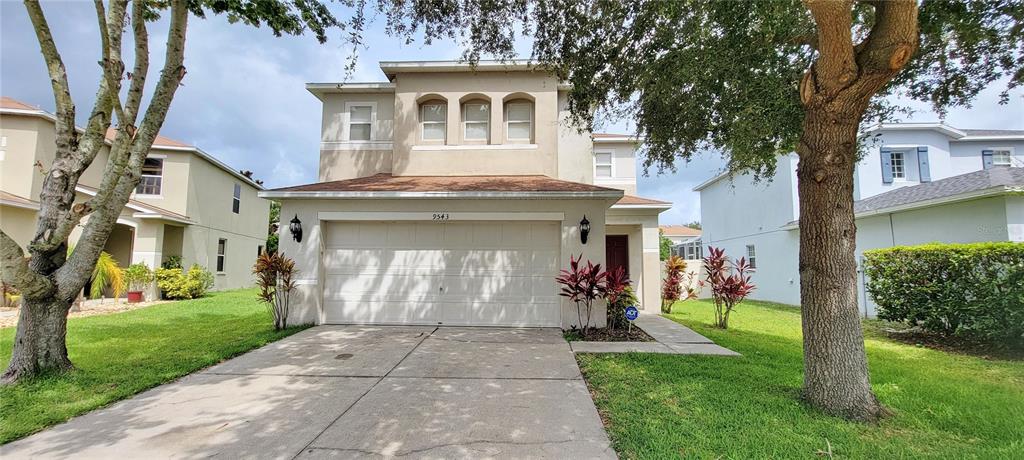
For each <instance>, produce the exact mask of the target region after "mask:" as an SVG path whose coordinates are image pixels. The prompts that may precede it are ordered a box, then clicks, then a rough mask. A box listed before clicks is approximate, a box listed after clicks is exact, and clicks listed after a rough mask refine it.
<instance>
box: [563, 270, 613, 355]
mask: <svg viewBox="0 0 1024 460" xmlns="http://www.w3.org/2000/svg"><path fill="white" fill-rule="evenodd" d="M582 259H583V254H580V257H579V258H576V257H574V256H569V269H568V270H562V271H561V272H560V273H559V275H558V277H557V278H555V282H557V283H558V284H561V285H562V292H560V293H559V295H560V296H562V297H568V298H569V300H572V301H573V302H575V303H576V316H577V318H578V319H579V324H580V332H581V333H582V334H583V335H584V336H586V335H587V332H589V331H590V313H591V311H592V310H593V308H594V301H595V300H597V299H600V298H602V297H604V295H605V289H606V286H605V278H606V277H607V274H606V273H605V272H603V271H601V264H597V265H594V264H593V263H592V262H590V261H589V260H588V261H587V264H586V265H581V264H580V262H581V260H582ZM584 309H585V310H586V320H585V321H584V317H583V311H584Z"/></svg>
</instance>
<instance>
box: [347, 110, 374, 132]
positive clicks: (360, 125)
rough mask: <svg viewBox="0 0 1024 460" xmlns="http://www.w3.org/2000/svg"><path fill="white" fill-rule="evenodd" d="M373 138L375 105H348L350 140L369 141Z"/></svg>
mask: <svg viewBox="0 0 1024 460" xmlns="http://www.w3.org/2000/svg"><path fill="white" fill-rule="evenodd" d="M372 136H373V104H369V103H358V102H351V103H349V104H348V140H350V141H368V140H370V139H372Z"/></svg>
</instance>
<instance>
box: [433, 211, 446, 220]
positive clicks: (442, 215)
mask: <svg viewBox="0 0 1024 460" xmlns="http://www.w3.org/2000/svg"><path fill="white" fill-rule="evenodd" d="M434 220H448V213H447V212H435V213H434Z"/></svg>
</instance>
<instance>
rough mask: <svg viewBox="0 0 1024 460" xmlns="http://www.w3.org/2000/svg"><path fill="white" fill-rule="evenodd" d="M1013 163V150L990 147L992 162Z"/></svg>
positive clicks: (997, 163) (999, 163) (1006, 164)
mask: <svg viewBox="0 0 1024 460" xmlns="http://www.w3.org/2000/svg"><path fill="white" fill-rule="evenodd" d="M1012 163H1013V150H1011V149H1008V148H1005V147H1004V148H994V149H992V164H994V165H996V166H1010V165H1011V164H1012Z"/></svg>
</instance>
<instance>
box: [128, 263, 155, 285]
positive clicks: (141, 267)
mask: <svg viewBox="0 0 1024 460" xmlns="http://www.w3.org/2000/svg"><path fill="white" fill-rule="evenodd" d="M124 280H125V282H126V283H128V290H129V291H133V292H138V291H145V290H146V287H147V286H149V283H152V282H153V271H152V270H150V269H149V266H147V265H146V264H144V263H142V262H139V263H137V264H131V265H129V266H128V268H126V269H125V270H124Z"/></svg>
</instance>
